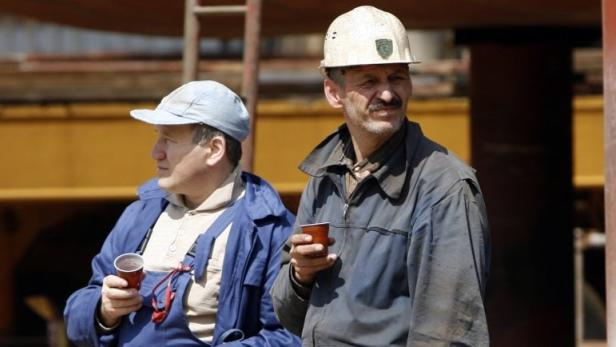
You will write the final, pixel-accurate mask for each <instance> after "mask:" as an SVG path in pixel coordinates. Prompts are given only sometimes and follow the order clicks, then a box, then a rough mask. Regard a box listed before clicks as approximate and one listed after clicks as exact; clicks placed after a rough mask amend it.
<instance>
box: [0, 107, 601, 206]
mask: <svg viewBox="0 0 616 347" xmlns="http://www.w3.org/2000/svg"><path fill="white" fill-rule="evenodd" d="M144 107H145V108H153V107H155V105H154V104H132V103H113V104H93V103H89V104H62V105H20V106H17V105H16V106H0V148H2V149H3V152H2V153H3V154H2V163H3V167H4V169H3V170H0V200H4V201H15V200H50V199H51V200H53V199H124V198H132V197H134V195H135V188H136V186H137V185H139V184H140V183H142V182H144V181H145V180H147V179H148V178H149V177H151V176H153V175H154V165H153V161H152V160H151V159H150V147H151V144H152V142H153V140H154V137H155V134H154V131H153V128H152V127H151V126H149V125H146V124H143V123H140V122H137V121H134V120H132V119H131V118H130V117H129V116H128V111H129V110H131V109H134V108H144ZM408 114H409V118H410V119H411V120H414V121H417V122H419V123H420V124H421V126H422V128H423V130H424V132H425V133H426V134H427V135H428V136H429V137H431V138H432V139H434V140H435V141H437V142H439V143H441V144H443V145H444V146H446V147H447V148H449V149H450V150H452V151H453V152H455V153H456V154H457V155H458V156H459V157H460V158H462V159H463V160H466V161H469V162H470V161H471V158H470V120H469V116H468V114H469V105H468V100H467V99H463V98H460V99H439V100H415V101H413V102H411V104H410V106H409V110H408ZM342 122H343V119H342V115H341V114H340V113H339V112H338V111H336V110H334V109H332V108H330V107H329V106H328V105H327V104H326V103H325V102H324V101H306V100H302V99H297V100H294V99H285V100H280V101H262V102H261V103H260V104H259V105H258V120H257V124H256V142H255V163H254V165H255V166H254V167H255V172H256V173H257V174H259V175H261V176H263V177H264V178H266V179H267V180H269V181H270V182H272V183H273V184H274V186H275V187H276V188H277V189H278V190H280V191H281V193H298V192H300V191H301V190H302V188H303V186H304V184H305V181H306V177H305V176H304V175H303V174H302V173H301V172H299V170H298V169H297V165H298V164H299V163H300V161H301V160H302V159H303V158H304V157H305V155H306V154H307V153H308V152H309V151H310V150H311V149H312V148H314V146H316V145H317V144H318V142H319V141H320V140H321V139H323V138H324V137H325V136H326V135H327V134H329V133H331V132H332V131H333V130H334V129H335V128H336V127H337V126H339V125H340V124H342ZM573 145H574V163H575V167H574V172H575V177H574V182H575V185H576V186H577V187H601V186H602V184H603V99H602V97H600V96H596V97H578V98H577V99H576V100H575V102H574V144H573Z"/></svg>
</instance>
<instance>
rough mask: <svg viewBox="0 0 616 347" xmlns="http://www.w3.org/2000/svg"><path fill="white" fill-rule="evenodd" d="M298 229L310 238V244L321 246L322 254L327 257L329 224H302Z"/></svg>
mask: <svg viewBox="0 0 616 347" xmlns="http://www.w3.org/2000/svg"><path fill="white" fill-rule="evenodd" d="M300 227H301V228H302V233H304V234H308V235H310V236H312V243H320V244H321V245H323V254H325V255H327V246H329V223H316V224H303V225H300Z"/></svg>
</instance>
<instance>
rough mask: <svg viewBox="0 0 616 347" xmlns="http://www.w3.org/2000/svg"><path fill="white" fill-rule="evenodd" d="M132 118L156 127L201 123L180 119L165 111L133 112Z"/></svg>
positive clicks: (131, 112) (131, 113)
mask: <svg viewBox="0 0 616 347" xmlns="http://www.w3.org/2000/svg"><path fill="white" fill-rule="evenodd" d="M130 115H131V117H133V118H135V119H137V120H140V121H142V122H146V123H149V124H154V125H183V124H196V123H199V121H196V120H194V119H189V118H185V117H179V116H176V115H175V114H173V113H171V112H166V111H163V110H132V111H130Z"/></svg>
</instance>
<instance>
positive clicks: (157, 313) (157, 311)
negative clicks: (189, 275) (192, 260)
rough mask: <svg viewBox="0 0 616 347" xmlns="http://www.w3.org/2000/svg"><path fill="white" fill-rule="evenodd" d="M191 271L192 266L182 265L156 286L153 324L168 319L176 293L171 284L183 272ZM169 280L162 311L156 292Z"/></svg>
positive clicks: (153, 297) (153, 290)
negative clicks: (175, 276)
mask: <svg viewBox="0 0 616 347" xmlns="http://www.w3.org/2000/svg"><path fill="white" fill-rule="evenodd" d="M191 269H192V265H184V264H182V263H180V265H178V267H177V268H175V269H173V270H172V271H171V272H169V273H168V274H166V275H165V277H163V279H161V280H160V281H159V282H158V283H157V284H156V286H154V288H153V289H152V308H153V309H154V312H152V322H154V323H156V324H160V323H162V322H163V321H164V320H165V318H167V314H168V313H169V308H170V307H171V302H173V299H174V298H175V291H174V290H173V286H172V284H171V282H172V281H173V278H174V277H173V276H174V275H176V274H179V273H182V272H188V271H190V270H191ZM167 280H169V281H168V282H167V289H166V290H165V304H164V305H163V308H162V309H161V308H158V302H157V300H156V290H157V289H158V287H160V285H161V284H163V283H164V282H165V281H167Z"/></svg>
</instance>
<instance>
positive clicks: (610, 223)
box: [603, 0, 616, 347]
mask: <svg viewBox="0 0 616 347" xmlns="http://www.w3.org/2000/svg"><path fill="white" fill-rule="evenodd" d="M603 84H604V88H603V98H604V131H605V140H604V141H605V187H604V189H605V229H606V230H605V232H606V248H605V285H606V290H605V293H606V299H607V306H606V308H607V342H608V346H610V347H616V234H615V233H616V211H615V210H614V207H613V206H616V181H615V179H616V2H615V1H611V0H603Z"/></svg>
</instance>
